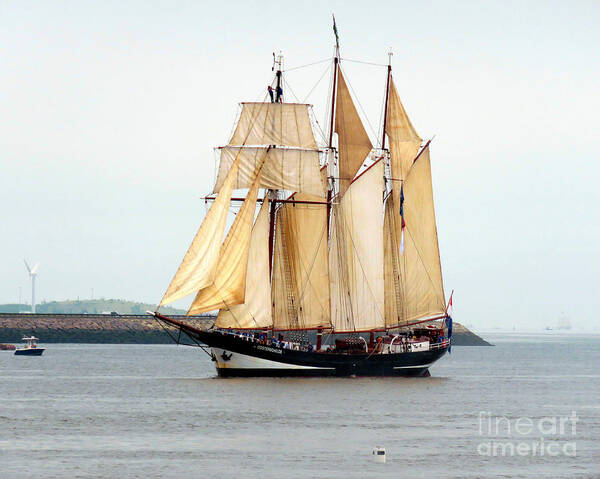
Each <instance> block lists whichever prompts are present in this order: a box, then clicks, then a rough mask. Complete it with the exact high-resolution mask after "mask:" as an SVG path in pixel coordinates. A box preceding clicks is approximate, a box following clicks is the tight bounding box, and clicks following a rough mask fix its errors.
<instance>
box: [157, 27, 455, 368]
mask: <svg viewBox="0 0 600 479" xmlns="http://www.w3.org/2000/svg"><path fill="white" fill-rule="evenodd" d="M336 37H337V33H336ZM390 59H391V57H390ZM341 63H342V59H341V58H340V56H339V46H338V45H337V41H336V50H335V55H334V58H333V59H332V87H331V91H332V96H331V102H330V103H329V102H328V104H330V108H331V109H330V110H329V112H330V115H328V116H329V118H330V125H329V134H328V137H325V136H324V135H323V141H322V143H321V144H320V145H319V144H318V143H317V140H316V138H315V134H314V131H316V129H315V130H313V127H312V125H311V119H310V118H311V115H310V113H311V105H308V104H300V103H284V102H283V96H282V85H283V80H282V76H283V72H284V70H283V60H282V56H281V55H280V56H279V57H278V58H277V59H276V60H275V59H274V66H273V70H274V71H276V74H275V78H274V80H273V83H272V84H271V85H270V86H269V87H268V93H269V96H267V95H265V101H264V102H254V103H242V109H241V113H240V116H239V119H238V120H237V124H236V126H235V130H234V132H233V136H232V137H231V139H230V141H229V143H228V144H227V145H226V146H223V147H220V148H219V149H218V150H219V152H220V165H219V169H218V174H217V179H216V184H215V186H214V189H213V193H212V194H211V195H210V196H207V197H206V198H205V199H206V201H211V202H212V205H211V207H210V209H209V211H208V213H207V215H206V217H205V219H204V222H203V223H202V225H201V226H200V228H199V230H198V232H197V234H196V237H195V238H194V240H193V242H192V244H191V246H190V248H189V250H188V251H187V253H186V255H185V257H184V259H183V262H182V263H181V266H180V267H179V269H178V270H177V272H176V274H175V277H174V278H173V280H172V281H171V284H170V286H169V288H168V289H167V291H166V293H165V295H164V297H163V299H162V301H161V302H160V305H159V307H160V306H162V305H166V304H168V303H171V302H173V301H175V300H178V299H180V298H183V297H185V296H187V295H189V294H192V293H194V294H195V295H196V297H195V299H194V301H193V304H192V305H191V307H190V309H189V311H188V315H197V314H200V313H204V312H207V311H214V310H219V314H218V316H217V318H216V321H215V323H214V325H213V326H212V327H211V328H209V329H199V328H196V327H192V326H191V325H189V324H187V323H185V322H182V321H178V320H174V319H170V318H168V317H166V316H164V315H162V314H160V313H158V310H157V312H154V313H152V312H150V313H149V314H152V315H154V316H155V317H156V318H157V319H159V320H160V321H162V322H164V323H167V324H170V325H172V326H175V327H177V328H178V329H179V336H181V332H184V333H186V334H187V335H188V336H189V337H190V338H191V339H192V340H193V341H194V342H195V343H197V345H199V346H201V347H203V348H204V346H203V345H204V344H205V345H208V346H209V348H210V349H208V348H206V349H205V351H206V352H207V353H208V354H209V355H210V356H211V358H212V360H213V361H214V362H215V364H216V368H217V372H218V374H219V375H220V376H351V375H357V376H358V375H363V376H426V375H428V374H429V371H428V368H429V367H430V366H431V365H432V364H433V363H434V362H435V361H437V360H438V359H439V358H440V357H442V356H443V355H444V354H445V353H446V351H447V350H448V349H449V347H450V336H451V334H452V319H451V318H450V316H449V315H448V313H447V307H446V302H445V296H444V289H443V283H442V270H441V264H440V256H439V248H438V237H437V227H436V221H435V211H434V203H433V189H432V181H431V165H430V153H429V144H430V141H431V140H430V141H428V142H427V143H425V145H422V140H421V138H420V137H419V135H418V134H417V132H416V131H415V129H414V127H413V125H412V123H411V122H410V120H409V118H408V116H407V114H406V112H405V110H404V107H403V106H402V102H401V101H400V97H399V95H398V92H397V91H396V87H395V85H394V82H393V79H392V74H391V62H390V64H389V65H388V66H387V79H386V91H385V97H384V98H385V100H384V101H385V106H384V112H385V113H384V115H382V116H383V125H382V130H381V131H382V132H383V133H382V136H381V142H380V143H379V144H378V146H376V147H373V144H372V143H371V140H370V139H369V136H368V135H367V133H366V131H365V128H364V126H363V124H362V121H361V119H360V116H359V115H358V113H357V109H356V107H355V104H354V101H353V99H352V96H351V94H350V90H349V88H348V86H347V83H346V79H345V75H344V73H343V71H342V68H341ZM269 100H270V101H269ZM334 133H337V138H334ZM334 139H336V140H337V141H334ZM386 139H387V140H388V141H389V149H388V148H386ZM260 188H264V190H265V193H264V196H263V197H262V199H261V198H259V197H258V196H259V194H258V193H259V189H260ZM235 189H243V190H247V194H246V196H245V197H244V198H234V197H232V192H233V190H235ZM233 202H236V203H237V202H242V205H241V207H240V208H239V210H238V211H237V214H236V217H235V221H234V222H233V224H232V226H231V228H230V229H229V232H228V233H227V235H226V237H225V240H224V241H223V235H224V231H225V226H226V220H227V215H228V212H229V209H230V207H231V206H230V205H231V203H233ZM257 203H258V204H259V203H262V206H261V207H260V211H259V212H258V215H257V216H256V220H254V219H255V214H256V207H257ZM436 320H437V321H442V322H441V323H436V324H435V325H434V324H430V325H429V326H427V327H425V325H424V324H423V323H431V322H433V321H436ZM324 336H325V338H324ZM177 341H179V339H177ZM325 343H328V344H325Z"/></svg>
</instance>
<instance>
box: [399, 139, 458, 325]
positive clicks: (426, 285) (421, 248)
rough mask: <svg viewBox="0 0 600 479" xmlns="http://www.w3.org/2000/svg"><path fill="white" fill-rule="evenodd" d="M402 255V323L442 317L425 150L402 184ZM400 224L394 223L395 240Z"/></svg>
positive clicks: (443, 309) (438, 268)
mask: <svg viewBox="0 0 600 479" xmlns="http://www.w3.org/2000/svg"><path fill="white" fill-rule="evenodd" d="M403 212H404V220H405V224H406V225H405V228H404V252H403V253H402V255H401V256H400V277H401V281H402V287H401V290H402V308H403V312H402V315H401V316H402V321H401V322H410V321H415V320H419V319H422V318H427V317H432V316H436V315H442V314H445V304H446V301H445V297H444V287H443V283H442V268H441V263H440V252H439V247H438V237H437V228H436V224H435V211H434V205H433V187H432V184H431V160H430V156H429V147H427V148H425V150H424V151H423V152H422V153H421V154H420V156H419V157H418V159H417V160H416V161H415V162H414V164H413V166H412V168H411V169H410V171H409V173H408V175H407V177H406V180H405V182H404V204H403ZM400 222H401V221H396V235H397V238H399V237H400V236H399V235H400V234H401V231H399V229H400V228H401V225H400Z"/></svg>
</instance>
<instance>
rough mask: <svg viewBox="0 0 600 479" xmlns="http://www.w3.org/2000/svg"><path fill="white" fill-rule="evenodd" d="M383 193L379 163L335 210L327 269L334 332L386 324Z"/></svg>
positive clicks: (354, 186) (358, 181)
mask: <svg viewBox="0 0 600 479" xmlns="http://www.w3.org/2000/svg"><path fill="white" fill-rule="evenodd" d="M382 194H383V162H382V161H379V162H378V163H377V164H375V165H373V166H371V168H369V169H368V170H367V171H366V172H364V173H363V174H362V175H361V176H360V177H358V178H357V179H356V180H355V181H354V183H352V184H351V185H350V187H349V188H348V190H347V191H346V194H345V195H344V197H343V198H342V200H341V202H340V203H339V204H338V205H335V206H334V214H333V218H332V230H333V232H332V235H331V238H330V254H329V268H330V278H331V282H330V284H331V323H332V326H333V328H334V330H335V331H364V330H369V329H376V328H381V327H383V326H384V325H385V318H384V290H383V288H384V281H383V206H382Z"/></svg>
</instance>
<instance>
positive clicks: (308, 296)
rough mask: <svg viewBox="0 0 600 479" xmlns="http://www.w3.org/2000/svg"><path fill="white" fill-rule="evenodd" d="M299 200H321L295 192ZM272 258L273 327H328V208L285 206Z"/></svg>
mask: <svg viewBox="0 0 600 479" xmlns="http://www.w3.org/2000/svg"><path fill="white" fill-rule="evenodd" d="M294 199H296V200H298V201H321V200H322V199H321V198H319V197H315V196H310V195H306V194H301V193H297V194H296V195H294ZM275 238H276V239H275V250H274V257H273V286H272V288H273V290H272V291H273V292H272V302H273V327H274V328H275V329H299V328H315V327H320V326H324V327H329V326H330V319H329V274H328V264H327V207H326V205H324V204H305V203H287V204H285V205H284V206H283V207H281V208H280V209H279V211H278V213H277V228H276V235H275Z"/></svg>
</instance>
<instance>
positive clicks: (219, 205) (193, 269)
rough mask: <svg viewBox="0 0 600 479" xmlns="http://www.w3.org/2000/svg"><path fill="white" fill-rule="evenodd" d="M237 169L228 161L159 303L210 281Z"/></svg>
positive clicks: (182, 295) (172, 299)
mask: <svg viewBox="0 0 600 479" xmlns="http://www.w3.org/2000/svg"><path fill="white" fill-rule="evenodd" d="M237 169H238V164H237V163H234V164H232V165H231V169H230V170H229V173H228V174H227V177H226V179H225V181H224V183H223V188H221V191H219V194H218V195H217V198H216V199H215V201H214V202H213V204H212V205H211V206H210V209H209V210H208V213H207V214H206V217H205V218H204V221H203V222H202V224H201V225H200V228H199V229H198V232H197V233H196V236H195V237H194V240H193V241H192V244H191V245H190V247H189V249H188V251H187V253H186V254H185V256H184V258H183V261H182V262H181V265H180V266H179V269H178V270H177V272H176V273H175V277H174V278H173V280H172V281H171V284H170V285H169V287H168V288H167V291H166V293H165V295H164V296H163V298H162V301H161V302H160V305H159V306H162V305H165V304H169V303H172V302H173V301H176V300H178V299H180V298H183V297H184V296H187V295H188V294H191V293H195V292H197V291H199V290H200V289H202V288H204V287H205V286H207V285H209V284H211V283H212V281H213V279H214V273H215V267H216V265H217V261H218V259H219V250H220V248H221V242H222V241H223V233H224V231H225V223H226V220H227V212H228V210H229V202H230V200H231V193H232V191H233V184H234V181H235V179H236V177H237Z"/></svg>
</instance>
